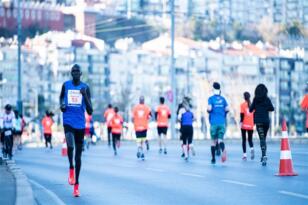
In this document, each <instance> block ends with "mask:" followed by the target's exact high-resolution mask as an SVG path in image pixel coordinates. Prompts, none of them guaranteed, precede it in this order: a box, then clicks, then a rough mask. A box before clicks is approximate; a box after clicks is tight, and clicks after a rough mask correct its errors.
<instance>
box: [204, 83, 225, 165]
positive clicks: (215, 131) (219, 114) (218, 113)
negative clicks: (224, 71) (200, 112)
mask: <svg viewBox="0 0 308 205" xmlns="http://www.w3.org/2000/svg"><path fill="white" fill-rule="evenodd" d="M213 89H214V95H213V96H211V97H210V98H209V99H208V108H207V112H208V113H209V121H210V125H211V128H210V133H211V139H212V146H211V154H212V160H211V163H212V164H215V163H216V159H215V150H216V146H217V145H218V146H219V148H220V149H221V151H222V155H221V161H222V162H225V161H226V159H227V152H226V149H225V144H224V142H223V139H224V135H225V132H226V115H227V113H228V112H229V108H228V103H227V101H226V99H225V98H224V97H223V96H221V90H220V84H219V83H217V82H214V83H213Z"/></svg>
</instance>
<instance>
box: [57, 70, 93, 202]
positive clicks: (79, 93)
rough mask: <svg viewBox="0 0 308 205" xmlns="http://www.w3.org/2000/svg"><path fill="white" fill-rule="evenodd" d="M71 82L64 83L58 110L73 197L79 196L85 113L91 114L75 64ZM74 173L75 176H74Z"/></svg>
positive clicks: (89, 103) (87, 93) (89, 96)
mask: <svg viewBox="0 0 308 205" xmlns="http://www.w3.org/2000/svg"><path fill="white" fill-rule="evenodd" d="M71 75H72V78H73V80H69V81H66V82H65V83H64V84H63V86H62V90H61V94H60V108H61V111H62V112H63V127H64V132H65V138H66V143H67V151H68V160H69V178H68V182H69V184H70V185H74V192H73V195H74V196H75V197H78V196H80V192H79V174H80V168H81V154H82V146H83V141H84V133H85V123H86V122H85V115H84V113H85V111H87V113H88V114H89V115H91V114H92V112H93V109H92V104H91V95H90V89H89V87H88V86H87V85H86V84H85V83H83V82H81V81H80V77H81V75H82V72H81V68H80V66H79V65H77V64H75V65H74V66H73V67H72V69H71ZM74 147H76V149H75V166H76V167H75V170H74V164H73V155H74V153H73V152H74ZM74 171H75V175H74Z"/></svg>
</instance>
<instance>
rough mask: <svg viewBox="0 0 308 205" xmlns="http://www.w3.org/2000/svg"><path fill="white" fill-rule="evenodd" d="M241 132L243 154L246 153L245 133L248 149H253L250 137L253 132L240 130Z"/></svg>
mask: <svg viewBox="0 0 308 205" xmlns="http://www.w3.org/2000/svg"><path fill="white" fill-rule="evenodd" d="M241 131H242V148H243V153H246V132H247V133H248V143H249V147H250V148H252V147H253V142H252V135H253V130H244V129H241Z"/></svg>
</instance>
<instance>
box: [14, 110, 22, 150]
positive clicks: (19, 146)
mask: <svg viewBox="0 0 308 205" xmlns="http://www.w3.org/2000/svg"><path fill="white" fill-rule="evenodd" d="M14 114H15V121H14V122H15V124H14V128H15V131H14V141H15V145H16V146H17V149H18V150H21V149H22V142H21V134H22V123H23V122H22V118H21V117H20V115H18V111H17V110H14Z"/></svg>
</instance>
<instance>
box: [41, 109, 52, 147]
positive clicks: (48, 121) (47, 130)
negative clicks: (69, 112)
mask: <svg viewBox="0 0 308 205" xmlns="http://www.w3.org/2000/svg"><path fill="white" fill-rule="evenodd" d="M42 125H43V128H44V138H45V146H46V148H48V143H49V144H50V149H52V143H51V137H52V129H51V127H52V125H53V120H52V118H51V116H50V113H49V111H48V110H47V111H46V115H45V117H44V118H43V120H42Z"/></svg>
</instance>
